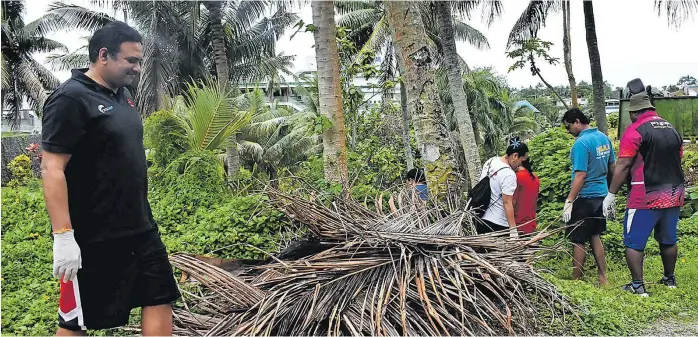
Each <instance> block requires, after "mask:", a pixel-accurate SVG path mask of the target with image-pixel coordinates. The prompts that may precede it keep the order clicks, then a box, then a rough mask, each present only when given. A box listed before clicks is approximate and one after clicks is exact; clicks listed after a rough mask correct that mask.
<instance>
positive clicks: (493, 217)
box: [476, 137, 528, 237]
mask: <svg viewBox="0 0 698 337" xmlns="http://www.w3.org/2000/svg"><path fill="white" fill-rule="evenodd" d="M526 159H528V146H527V145H526V144H524V143H523V142H521V140H520V139H519V138H518V137H514V138H512V139H510V140H509V146H507V151H506V154H505V155H503V156H501V157H492V158H490V159H489V160H487V161H486V162H485V165H484V166H483V170H482V173H480V179H483V178H485V177H486V176H487V175H489V177H490V189H491V190H492V195H491V197H490V205H489V207H488V208H487V210H486V211H485V214H484V215H483V217H482V218H481V219H480V220H479V221H477V222H476V230H477V233H478V234H484V233H489V232H494V231H498V230H505V229H509V230H510V231H509V233H510V236H511V237H518V232H517V230H516V220H515V218H514V192H515V191H516V172H515V171H514V170H515V169H517V168H518V167H519V166H521V163H522V162H524V161H525V160H526Z"/></svg>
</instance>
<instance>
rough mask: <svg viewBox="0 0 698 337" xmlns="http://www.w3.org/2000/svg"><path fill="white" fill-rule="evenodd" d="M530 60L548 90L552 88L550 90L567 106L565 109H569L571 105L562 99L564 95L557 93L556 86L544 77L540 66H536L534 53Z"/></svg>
mask: <svg viewBox="0 0 698 337" xmlns="http://www.w3.org/2000/svg"><path fill="white" fill-rule="evenodd" d="M529 60H530V62H531V67H532V68H533V69H534V72H535V73H536V75H538V78H540V80H541V82H543V84H545V86H546V87H547V88H548V90H550V92H551V93H552V94H553V95H555V97H557V100H558V101H560V103H562V105H564V106H565V109H567V110H569V109H570V106H569V105H567V102H565V100H564V99H562V97H560V94H558V93H557V91H556V90H555V88H553V86H552V85H550V83H548V81H546V80H545V79H544V78H543V74H541V73H540V71H539V70H538V67H536V61H535V58H534V57H533V54H531V55H530V57H529Z"/></svg>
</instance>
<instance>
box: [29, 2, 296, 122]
mask: <svg viewBox="0 0 698 337" xmlns="http://www.w3.org/2000/svg"><path fill="white" fill-rule="evenodd" d="M93 3H95V4H98V5H100V6H102V7H103V8H106V7H109V6H112V7H113V8H114V9H119V10H125V11H126V12H127V13H128V16H129V21H130V23H131V24H132V25H133V26H134V27H136V28H137V29H138V30H139V31H140V32H141V34H143V37H144V52H145V59H144V64H143V70H142V73H141V76H140V81H139V83H138V90H137V99H138V100H139V104H138V105H139V107H140V109H141V113H142V114H144V115H147V114H149V113H150V112H152V111H155V110H157V109H159V108H161V107H162V106H163V105H164V104H166V101H167V100H168V98H167V96H173V95H176V94H178V93H179V92H180V91H184V90H186V89H187V86H186V84H185V83H186V82H188V81H189V80H190V79H192V78H193V79H203V78H205V77H206V76H207V75H208V74H211V73H221V72H224V70H222V69H216V67H217V65H220V64H221V60H220V59H219V60H216V55H218V56H220V52H217V53H214V52H213V48H214V42H213V41H214V38H213V36H212V35H215V34H213V33H212V25H211V22H210V20H209V18H210V17H211V15H210V13H209V10H208V9H207V8H206V5H207V4H208V3H203V2H201V1H150V2H148V1H123V0H116V1H93ZM218 4H220V14H221V25H222V27H223V31H224V32H225V34H224V36H223V39H224V46H225V55H227V59H226V61H227V68H228V76H227V77H228V78H229V79H230V80H231V81H233V82H245V81H259V80H262V79H264V78H265V77H267V76H271V75H272V74H276V73H277V72H278V71H282V72H288V69H289V68H290V67H291V65H292V61H293V57H291V56H285V55H283V54H279V55H277V53H276V50H275V45H276V40H277V39H278V37H279V36H280V35H281V33H282V32H283V30H284V29H285V28H286V27H289V26H292V25H293V24H294V23H295V22H296V21H297V20H298V17H297V16H296V15H295V14H292V13H288V12H286V10H285V8H284V7H283V6H276V7H275V5H274V3H273V2H270V1H240V0H236V1H232V0H228V1H223V2H218ZM208 6H209V7H210V6H211V4H208ZM213 6H214V8H218V6H217V5H216V4H213ZM274 8H276V10H275V11H273V14H272V15H271V16H266V11H267V10H269V9H272V10H273V9H274ZM214 19H216V18H215V15H214ZM112 20H113V18H111V17H109V16H108V15H105V14H103V13H100V12H95V11H92V10H89V9H87V8H84V7H81V6H75V5H67V4H63V3H53V4H52V5H51V6H50V8H49V11H48V12H47V14H46V15H45V16H44V18H43V20H42V21H43V24H42V25H41V29H43V30H44V31H62V30H67V29H83V30H87V31H89V32H92V31H94V30H96V29H98V28H100V27H102V26H103V25H105V24H106V23H108V22H111V21H112ZM214 21H215V20H214ZM213 26H216V25H215V24H214V25H213ZM219 42H220V41H219V39H218V38H216V43H215V46H216V47H220V43H219ZM50 60H51V61H54V63H55V65H56V66H57V67H59V68H66V67H70V66H75V65H79V64H80V62H81V61H85V60H86V58H85V54H84V53H81V52H74V53H70V54H64V55H54V56H52V57H51V58H50ZM83 66H87V64H83ZM225 76H226V75H225V74H224V75H223V77H225Z"/></svg>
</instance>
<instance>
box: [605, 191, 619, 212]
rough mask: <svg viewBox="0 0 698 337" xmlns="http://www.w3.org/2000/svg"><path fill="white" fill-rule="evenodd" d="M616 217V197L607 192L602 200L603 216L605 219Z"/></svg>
mask: <svg viewBox="0 0 698 337" xmlns="http://www.w3.org/2000/svg"><path fill="white" fill-rule="evenodd" d="M615 215H616V195H615V194H613V193H611V192H608V194H607V195H606V197H605V198H604V199H603V216H605V217H606V218H608V217H613V216H615Z"/></svg>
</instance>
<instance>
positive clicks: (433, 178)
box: [385, 1, 456, 196]
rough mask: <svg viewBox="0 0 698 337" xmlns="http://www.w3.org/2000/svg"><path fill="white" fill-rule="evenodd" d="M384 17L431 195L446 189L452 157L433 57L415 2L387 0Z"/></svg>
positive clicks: (450, 177)
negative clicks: (399, 68) (404, 89)
mask: <svg viewBox="0 0 698 337" xmlns="http://www.w3.org/2000/svg"><path fill="white" fill-rule="evenodd" d="M385 6H386V9H387V17H388V21H389V23H390V30H391V34H392V37H393V41H394V45H395V46H396V47H397V48H396V51H397V52H398V57H399V58H400V59H401V60H402V65H403V68H404V70H405V72H404V73H402V74H401V75H402V78H403V82H404V83H405V85H406V87H407V97H408V105H409V106H411V109H412V110H411V111H413V112H414V113H413V115H412V121H413V124H414V126H415V135H416V137H417V138H418V139H421V143H420V144H419V150H420V153H421V155H422V158H423V159H424V163H425V166H426V167H425V171H426V176H427V184H428V186H429V190H430V193H431V195H433V196H439V195H443V194H444V193H446V192H447V188H448V187H449V180H451V179H452V175H453V171H454V168H455V167H456V165H455V161H454V159H453V157H452V153H451V150H450V144H449V139H448V134H447V131H446V126H445V123H443V118H444V116H443V112H442V109H441V106H440V101H439V96H438V94H437V91H436V83H435V76H434V75H435V69H434V68H435V66H434V58H433V57H432V56H431V55H430V53H431V51H430V50H429V45H428V42H427V41H428V40H427V35H426V31H425V29H424V24H423V23H422V18H421V15H420V13H419V9H418V4H417V3H416V2H413V1H386V2H385Z"/></svg>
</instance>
